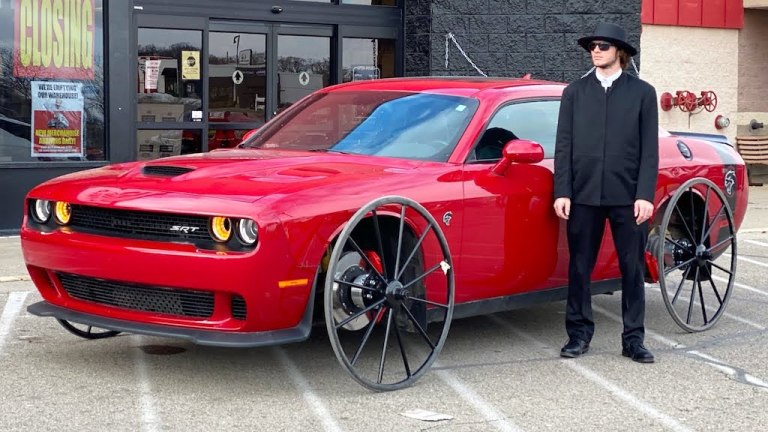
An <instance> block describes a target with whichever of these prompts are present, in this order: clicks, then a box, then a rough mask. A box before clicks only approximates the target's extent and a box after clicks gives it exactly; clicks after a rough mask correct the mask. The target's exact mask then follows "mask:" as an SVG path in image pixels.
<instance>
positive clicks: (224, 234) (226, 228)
mask: <svg viewBox="0 0 768 432" xmlns="http://www.w3.org/2000/svg"><path fill="white" fill-rule="evenodd" d="M211 235H212V236H213V239H214V240H216V241H217V242H221V243H224V242H226V241H227V240H229V237H231V236H232V222H231V221H230V220H229V218H227V217H223V216H215V217H213V218H211Z"/></svg>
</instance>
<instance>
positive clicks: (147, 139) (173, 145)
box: [136, 130, 181, 160]
mask: <svg viewBox="0 0 768 432" xmlns="http://www.w3.org/2000/svg"><path fill="white" fill-rule="evenodd" d="M136 154H137V159H138V160H149V159H157V158H161V157H167V156H177V155H179V154H181V131H180V130H172V131H168V130H140V131H138V132H137V133H136Z"/></svg>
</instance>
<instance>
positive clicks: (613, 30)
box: [579, 23, 637, 56]
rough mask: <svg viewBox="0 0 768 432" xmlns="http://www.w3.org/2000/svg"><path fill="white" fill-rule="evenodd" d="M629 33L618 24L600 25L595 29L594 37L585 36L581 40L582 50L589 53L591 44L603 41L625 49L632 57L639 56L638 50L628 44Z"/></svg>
mask: <svg viewBox="0 0 768 432" xmlns="http://www.w3.org/2000/svg"><path fill="white" fill-rule="evenodd" d="M626 39H627V32H625V31H624V29H623V28H621V27H619V26H617V25H616V24H610V23H600V24H598V25H597V27H596V28H595V33H594V34H593V35H592V36H585V37H583V38H581V39H579V45H581V47H582V48H584V49H585V50H587V51H589V43H590V42H592V41H595V40H603V41H606V42H610V43H612V44H614V45H616V46H617V47H618V48H621V49H623V50H624V51H625V52H626V53H627V54H629V55H630V56H634V55H635V54H637V49H635V47H633V46H632V45H630V44H629V43H627V41H626Z"/></svg>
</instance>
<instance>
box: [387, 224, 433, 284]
mask: <svg viewBox="0 0 768 432" xmlns="http://www.w3.org/2000/svg"><path fill="white" fill-rule="evenodd" d="M431 228H432V222H430V223H429V225H427V227H426V228H424V232H423V233H421V237H419V241H417V242H416V246H414V247H413V250H412V251H411V254H410V255H408V259H407V260H405V264H403V269H402V270H400V272H399V273H396V274H395V280H397V281H399V280H400V276H402V275H403V272H404V271H405V269H407V268H408V264H410V263H411V259H412V258H413V256H414V255H416V251H418V250H419V246H421V242H423V241H424V239H425V238H426V237H427V234H428V233H429V230H430V229H431Z"/></svg>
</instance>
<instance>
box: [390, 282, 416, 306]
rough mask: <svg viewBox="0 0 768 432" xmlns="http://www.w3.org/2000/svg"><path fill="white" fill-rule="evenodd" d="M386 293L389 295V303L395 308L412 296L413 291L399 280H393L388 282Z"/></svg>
mask: <svg viewBox="0 0 768 432" xmlns="http://www.w3.org/2000/svg"><path fill="white" fill-rule="evenodd" d="M385 295H386V296H387V303H389V305H390V306H391V307H393V308H394V307H397V306H400V304H402V303H403V302H404V301H405V300H406V299H407V298H408V297H410V296H411V293H410V290H408V288H405V287H404V286H403V284H402V283H400V282H399V281H392V282H390V283H389V284H387V288H386V290H385Z"/></svg>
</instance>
